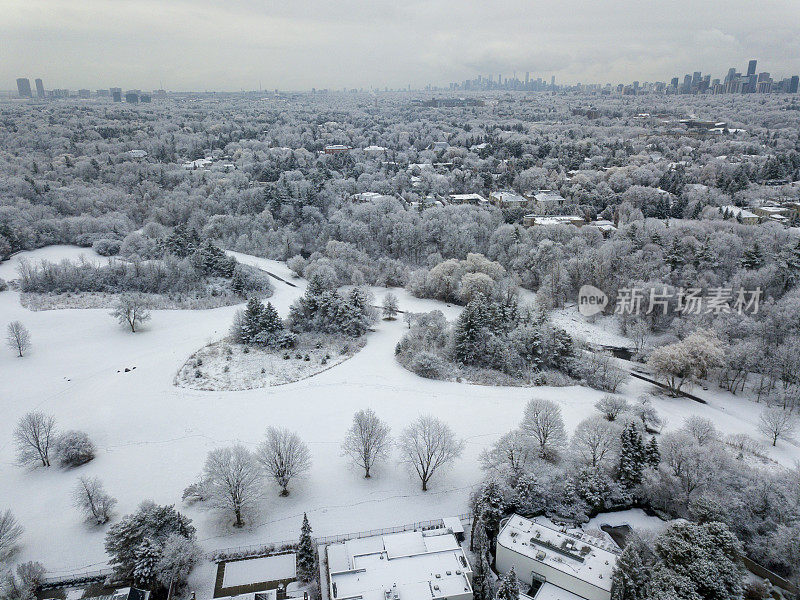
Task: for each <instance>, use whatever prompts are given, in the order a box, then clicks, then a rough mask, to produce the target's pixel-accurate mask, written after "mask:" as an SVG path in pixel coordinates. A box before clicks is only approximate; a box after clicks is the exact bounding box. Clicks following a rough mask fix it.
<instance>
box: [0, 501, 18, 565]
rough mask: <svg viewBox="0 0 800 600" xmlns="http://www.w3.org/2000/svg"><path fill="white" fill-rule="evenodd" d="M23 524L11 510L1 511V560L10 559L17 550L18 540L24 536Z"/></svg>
mask: <svg viewBox="0 0 800 600" xmlns="http://www.w3.org/2000/svg"><path fill="white" fill-rule="evenodd" d="M22 532H23V529H22V525H20V524H19V523H17V519H16V518H15V517H14V515H13V514H12V513H11V511H10V510H6V511H5V512H2V513H0V562H2V561H5V560H6V559H8V558H9V557H10V556H11V555H12V554H14V552H16V550H17V541H18V540H19V538H20V537H22Z"/></svg>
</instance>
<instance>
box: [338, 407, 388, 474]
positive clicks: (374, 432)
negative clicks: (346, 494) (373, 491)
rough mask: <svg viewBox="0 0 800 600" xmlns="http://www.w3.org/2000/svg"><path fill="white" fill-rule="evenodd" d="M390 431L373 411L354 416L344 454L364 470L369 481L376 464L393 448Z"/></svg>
mask: <svg viewBox="0 0 800 600" xmlns="http://www.w3.org/2000/svg"><path fill="white" fill-rule="evenodd" d="M389 431H390V430H389V426H388V425H386V423H384V422H383V421H381V420H380V419H379V418H378V415H376V414H375V413H374V412H373V411H372V409H369V408H368V409H366V410H360V411H358V412H357V413H356V414H355V415H353V424H352V425H351V426H350V429H349V431H348V432H347V437H345V439H344V442H343V443H342V452H343V453H344V454H345V455H346V456H349V457H350V460H351V461H352V462H353V464H354V465H356V466H357V467H360V468H362V469H364V477H365V478H367V479H369V478H370V476H371V475H370V470H371V469H372V467H373V466H374V465H375V463H377V462H378V461H379V460H381V459H385V458H386V457H387V456H388V454H389V450H390V449H391V446H392V440H391V438H390V437H389Z"/></svg>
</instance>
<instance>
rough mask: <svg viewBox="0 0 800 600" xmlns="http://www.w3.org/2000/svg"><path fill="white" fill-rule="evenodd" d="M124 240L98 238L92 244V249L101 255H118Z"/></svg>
mask: <svg viewBox="0 0 800 600" xmlns="http://www.w3.org/2000/svg"><path fill="white" fill-rule="evenodd" d="M121 246H122V242H120V241H119V240H106V239H103V240H97V241H96V242H95V243H94V244H92V249H93V250H94V251H95V252H97V253H98V254H99V255H100V256H116V255H117V254H119V250H120V247H121Z"/></svg>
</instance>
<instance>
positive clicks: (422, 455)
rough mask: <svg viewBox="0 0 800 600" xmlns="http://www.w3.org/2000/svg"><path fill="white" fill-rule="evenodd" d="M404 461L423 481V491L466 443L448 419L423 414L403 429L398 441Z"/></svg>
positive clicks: (458, 454)
mask: <svg viewBox="0 0 800 600" xmlns="http://www.w3.org/2000/svg"><path fill="white" fill-rule="evenodd" d="M397 445H398V448H399V449H400V453H401V455H402V458H403V461H404V462H405V463H406V464H408V465H409V466H410V467H411V468H412V469H413V471H414V472H415V473H416V474H417V476H418V477H419V479H420V481H421V482H422V491H423V492H426V491H428V483H429V482H430V480H431V478H432V477H433V476H434V475H435V474H436V472H437V471H438V470H439V469H440V468H442V467H444V466H445V465H447V464H449V463H451V462H453V461H454V460H455V459H456V458H458V457H459V456H461V453H462V452H463V450H464V442H463V441H462V440H459V439H457V438H456V436H455V434H454V433H453V430H452V429H450V426H449V425H447V424H446V423H445V422H443V421H440V420H439V419H437V418H436V417H433V416H430V415H422V416H420V417H418V418H417V419H416V420H415V421H414V422H412V423H411V424H410V425H409V426H408V427H406V428H405V429H404V430H403V433H402V435H401V436H400V438H399V439H398V441H397Z"/></svg>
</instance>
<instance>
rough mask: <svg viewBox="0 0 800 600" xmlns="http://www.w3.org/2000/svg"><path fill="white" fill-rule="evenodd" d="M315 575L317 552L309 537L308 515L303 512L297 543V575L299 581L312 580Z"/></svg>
mask: <svg viewBox="0 0 800 600" xmlns="http://www.w3.org/2000/svg"><path fill="white" fill-rule="evenodd" d="M316 575H317V552H316V549H315V548H314V540H313V539H312V538H311V525H310V524H309V522H308V515H307V514H306V513H303V525H302V526H301V527H300V540H299V541H298V543H297V577H298V579H300V581H312V580H313V579H315V578H316Z"/></svg>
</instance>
